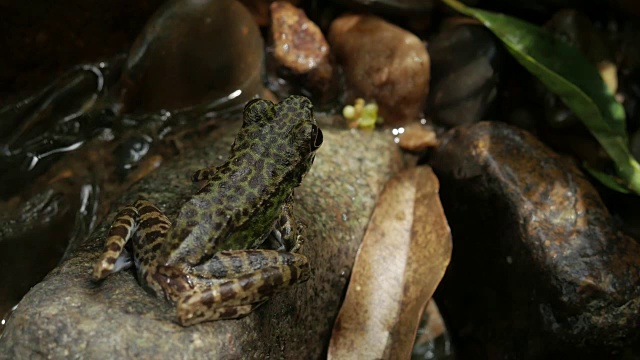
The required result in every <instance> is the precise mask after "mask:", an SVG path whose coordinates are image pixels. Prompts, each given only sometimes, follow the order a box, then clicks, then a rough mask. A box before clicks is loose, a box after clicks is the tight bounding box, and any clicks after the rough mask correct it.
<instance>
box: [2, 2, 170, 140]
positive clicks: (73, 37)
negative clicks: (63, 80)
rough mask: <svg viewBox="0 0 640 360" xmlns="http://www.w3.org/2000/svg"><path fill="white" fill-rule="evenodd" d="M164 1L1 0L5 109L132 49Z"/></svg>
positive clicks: (3, 100)
mask: <svg viewBox="0 0 640 360" xmlns="http://www.w3.org/2000/svg"><path fill="white" fill-rule="evenodd" d="M163 1H164V0H145V1H139V2H135V3H132V2H130V1H128V0H114V1H108V2H101V1H90V2H87V1H84V0H65V1H64V2H63V3H56V4H54V3H52V2H50V1H48V0H33V1H20V0H6V1H2V5H0V7H2V9H1V10H0V12H2V21H0V32H1V33H2V34H3V36H2V37H0V49H5V51H4V53H3V55H2V56H1V57H0V106H4V105H7V104H9V103H11V102H14V101H15V100H16V99H19V98H20V97H22V96H24V95H26V94H28V93H30V92H33V91H35V90H37V89H38V88H39V87H41V86H42V84H44V83H46V82H48V81H50V80H51V79H52V78H54V77H56V76H59V75H61V74H62V73H64V72H65V71H67V70H68V69H69V68H71V67H73V66H75V65H77V64H82V63H88V62H94V61H97V60H99V59H105V58H108V57H111V56H113V55H114V54H117V53H120V52H122V51H123V50H125V49H127V48H128V47H129V46H130V44H131V43H132V42H133V40H134V39H135V37H136V35H137V34H138V33H139V32H140V30H141V29H142V27H143V25H144V22H145V21H146V19H147V18H148V17H149V16H150V15H151V14H152V13H153V11H154V10H155V9H156V8H157V7H158V6H159V5H160V4H161V3H162V2H163ZM0 133H2V132H0Z"/></svg>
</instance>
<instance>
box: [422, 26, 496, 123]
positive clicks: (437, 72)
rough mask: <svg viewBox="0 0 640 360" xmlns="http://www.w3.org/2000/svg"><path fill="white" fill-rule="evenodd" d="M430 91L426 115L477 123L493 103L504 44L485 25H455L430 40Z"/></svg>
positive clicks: (447, 121)
mask: <svg viewBox="0 0 640 360" xmlns="http://www.w3.org/2000/svg"><path fill="white" fill-rule="evenodd" d="M428 48H429V55H430V56H431V68H432V69H433V71H432V74H433V76H432V77H431V91H430V93H429V99H428V101H427V115H428V116H430V117H431V118H433V120H434V121H436V122H438V123H441V124H444V125H447V126H456V125H463V124H470V123H474V122H478V121H480V120H481V119H482V117H483V116H484V115H485V113H486V111H487V109H488V108H489V107H490V106H491V104H492V103H493V100H494V99H495V97H496V93H497V84H498V79H499V73H500V68H501V63H502V61H501V58H502V56H503V54H502V45H501V44H499V41H498V39H497V38H496V37H495V36H494V35H493V34H491V32H490V31H489V30H487V29H486V28H485V27H484V26H482V25H476V24H461V25H454V26H452V27H449V28H447V29H445V30H444V31H442V32H440V33H439V34H438V35H436V36H435V37H433V39H431V41H430V42H429V47H428Z"/></svg>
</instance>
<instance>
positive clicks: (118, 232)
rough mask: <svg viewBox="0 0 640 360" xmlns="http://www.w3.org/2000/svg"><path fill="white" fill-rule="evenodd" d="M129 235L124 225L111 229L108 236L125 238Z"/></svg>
mask: <svg viewBox="0 0 640 360" xmlns="http://www.w3.org/2000/svg"><path fill="white" fill-rule="evenodd" d="M128 233H129V228H128V227H126V226H124V225H117V226H114V227H112V228H111V230H110V231H109V235H112V236H119V237H121V238H125V237H126V236H127V234H128Z"/></svg>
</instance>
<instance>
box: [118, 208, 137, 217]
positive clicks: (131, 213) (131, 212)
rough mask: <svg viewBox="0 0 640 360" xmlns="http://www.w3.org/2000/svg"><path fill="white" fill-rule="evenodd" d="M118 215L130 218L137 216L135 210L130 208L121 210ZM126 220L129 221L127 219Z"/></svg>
mask: <svg viewBox="0 0 640 360" xmlns="http://www.w3.org/2000/svg"><path fill="white" fill-rule="evenodd" d="M120 213H121V214H122V215H125V216H128V217H130V218H135V217H136V216H138V213H137V212H136V211H135V210H133V209H131V208H126V209H123V210H122V211H121V212H120ZM127 220H129V219H127Z"/></svg>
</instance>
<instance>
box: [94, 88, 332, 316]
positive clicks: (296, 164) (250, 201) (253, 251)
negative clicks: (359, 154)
mask: <svg viewBox="0 0 640 360" xmlns="http://www.w3.org/2000/svg"><path fill="white" fill-rule="evenodd" d="M321 144H322V132H321V131H320V129H319V128H318V127H317V125H316V122H315V119H314V117H313V112H312V105H311V102H310V101H309V100H308V99H307V98H305V97H302V96H290V97H288V98H287V99H285V100H284V101H282V102H281V103H279V104H276V105H274V104H273V103H271V102H270V101H266V100H252V101H250V102H249V103H248V104H247V105H246V106H245V110H244V123H243V125H242V128H241V129H240V132H239V133H238V136H237V137H236V140H235V142H234V144H233V146H232V147H231V152H230V155H229V159H228V160H227V162H225V163H224V164H223V165H222V166H220V167H217V168H207V169H202V170H199V171H197V172H196V173H195V174H194V175H193V180H194V181H203V180H206V184H205V185H204V186H203V187H202V188H201V189H200V191H198V192H197V193H196V194H195V195H193V196H192V197H191V198H190V199H189V200H188V201H187V202H186V203H185V204H184V205H183V206H182V208H181V209H180V211H179V213H178V216H177V217H176V219H175V220H174V221H173V224H172V222H171V221H170V220H169V219H168V218H167V217H166V216H165V215H164V214H163V213H162V212H161V211H160V210H159V209H158V208H157V207H155V206H154V205H153V204H152V203H150V202H149V201H146V200H138V201H136V202H135V203H134V204H133V205H131V206H127V207H125V208H124V209H122V210H121V211H120V212H119V213H118V214H117V216H116V219H115V220H114V222H113V224H112V226H111V230H110V232H109V234H108V236H107V239H106V243H105V249H104V252H103V254H102V256H101V257H100V259H99V260H98V261H97V262H96V264H95V267H94V271H93V277H94V279H95V280H101V279H104V278H105V277H106V276H108V275H109V274H111V273H113V272H116V271H119V270H121V269H124V268H127V267H128V266H130V263H131V261H130V260H129V256H128V252H127V251H126V249H125V245H126V244H127V241H128V240H130V239H131V240H132V241H131V248H132V251H133V259H134V262H135V265H136V268H137V273H138V280H139V281H140V283H141V285H142V286H144V287H145V288H148V289H150V290H151V291H152V292H153V293H155V294H156V295H158V296H161V295H164V296H165V297H166V298H167V299H168V300H169V301H171V302H173V303H175V304H176V307H177V313H178V320H179V322H180V323H181V324H182V325H184V326H187V325H192V324H196V323H200V322H203V321H210V320H217V319H233V318H239V317H242V316H245V315H247V314H249V313H250V312H251V311H252V310H253V309H255V308H256V307H257V306H259V305H260V304H262V303H263V302H265V301H266V300H267V299H268V298H269V297H270V296H272V295H273V294H275V293H276V292H280V291H283V290H285V289H286V288H287V287H289V286H291V285H293V284H296V283H299V282H302V281H305V280H307V279H308V278H309V271H310V270H309V264H308V260H307V258H306V257H305V256H303V255H301V254H297V253H296V252H297V251H298V249H299V248H300V245H301V242H302V238H301V237H300V236H299V235H298V229H297V227H296V225H295V222H294V220H293V217H292V199H293V189H294V188H295V187H297V186H299V185H300V182H301V181H302V178H303V177H304V175H305V174H306V173H307V172H308V171H309V168H310V167H311V164H312V163H313V160H314V157H315V151H316V150H317V149H318V147H319V146H320V145H321ZM267 240H270V241H267ZM269 246H270V247H272V248H274V247H275V248H277V250H268V249H264V247H269ZM260 247H262V249H261V248H260Z"/></svg>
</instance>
